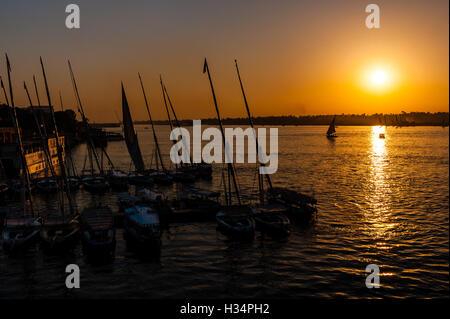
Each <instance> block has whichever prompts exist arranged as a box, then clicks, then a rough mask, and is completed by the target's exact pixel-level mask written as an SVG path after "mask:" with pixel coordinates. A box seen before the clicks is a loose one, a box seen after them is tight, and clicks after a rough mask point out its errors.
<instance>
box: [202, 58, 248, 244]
mask: <svg viewBox="0 0 450 319" xmlns="http://www.w3.org/2000/svg"><path fill="white" fill-rule="evenodd" d="M203 73H207V75H208V79H209V84H210V87H211V93H212V97H213V101H214V106H215V111H216V114H217V120H218V121H219V127H220V131H221V133H222V142H223V145H224V146H225V153H227V152H228V150H227V149H226V145H227V144H226V143H225V133H224V129H223V125H222V119H221V117H220V112H219V107H218V105H217V99H216V94H215V92H214V86H213V83H212V79H211V74H210V71H209V66H208V62H207V61H206V58H205V62H204V65H203ZM225 156H228V155H227V154H226V155H225ZM227 175H228V181H229V184H231V181H232V182H233V187H234V193H235V196H236V200H237V204H234V205H233V203H232V191H231V185H230V187H228V188H227V186H226V185H227V183H226V181H225V175H222V180H223V185H224V190H225V192H224V195H225V202H226V203H225V206H224V207H222V209H221V210H220V211H219V212H218V213H217V214H216V220H217V224H218V228H219V230H221V231H222V232H223V233H225V234H227V235H230V236H231V237H238V238H253V237H254V234H255V221H254V219H253V218H252V216H251V210H250V207H249V206H247V205H243V204H242V202H241V196H240V192H239V187H238V184H237V179H236V172H235V169H234V166H233V164H232V163H227Z"/></svg>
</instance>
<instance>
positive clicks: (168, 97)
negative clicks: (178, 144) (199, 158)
mask: <svg viewBox="0 0 450 319" xmlns="http://www.w3.org/2000/svg"><path fill="white" fill-rule="evenodd" d="M160 80H161V85H162V87H163V88H164V93H165V95H166V96H167V101H168V102H169V106H170V109H171V110H172V114H173V117H174V119H175V124H176V126H177V127H179V128H181V124H180V122H179V121H178V118H177V113H175V108H174V107H173V104H172V101H171V100H170V96H169V93H168V92H167V88H166V85H165V84H164V83H163V81H162V77H161V76H160ZM164 102H165V100H164ZM169 123H170V119H169ZM174 143H175V142H174ZM189 157H190V162H191V165H193V164H194V161H193V159H192V154H191V152H189ZM183 164H184V163H183V162H181V165H183Z"/></svg>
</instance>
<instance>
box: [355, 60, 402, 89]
mask: <svg viewBox="0 0 450 319" xmlns="http://www.w3.org/2000/svg"><path fill="white" fill-rule="evenodd" d="M362 85H363V87H365V89H366V90H368V91H369V92H372V93H375V94H381V93H387V92H388V91H390V90H392V89H394V86H395V72H394V71H393V68H391V67H388V66H384V65H380V64H378V65H371V66H367V67H366V68H365V69H364V71H363V78H362Z"/></svg>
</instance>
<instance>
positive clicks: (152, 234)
mask: <svg viewBox="0 0 450 319" xmlns="http://www.w3.org/2000/svg"><path fill="white" fill-rule="evenodd" d="M123 227H124V230H125V238H126V239H127V240H128V241H129V242H133V243H134V244H137V245H139V246H140V247H141V248H159V247H160V246H161V227H160V222H159V215H158V213H157V212H156V211H154V210H153V209H152V208H150V207H149V206H147V205H136V206H132V207H129V208H126V209H125V215H124V220H123Z"/></svg>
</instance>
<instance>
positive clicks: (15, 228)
mask: <svg viewBox="0 0 450 319" xmlns="http://www.w3.org/2000/svg"><path fill="white" fill-rule="evenodd" d="M6 68H7V72H8V83H9V95H10V101H11V105H10V107H11V117H12V121H13V124H14V131H15V134H16V138H17V144H18V147H19V153H20V154H19V155H20V161H21V166H22V174H21V175H22V179H21V182H22V183H21V201H22V205H21V209H22V216H21V217H15V218H10V217H8V216H7V217H6V219H5V221H4V227H3V231H2V239H3V246H4V248H5V250H6V251H9V252H14V251H17V250H20V249H23V248H27V247H29V246H30V245H31V244H33V243H35V242H36V241H37V240H38V239H39V232H40V227H41V223H40V217H39V216H37V217H36V216H35V212H34V208H33V197H32V195H31V188H30V175H29V172H28V165H27V161H26V158H25V153H24V148H23V143H22V133H21V130H20V129H19V122H18V120H17V113H16V107H15V105H14V95H13V89H12V85H11V65H10V62H9V58H8V55H6ZM8 106H9V105H8Z"/></svg>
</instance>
